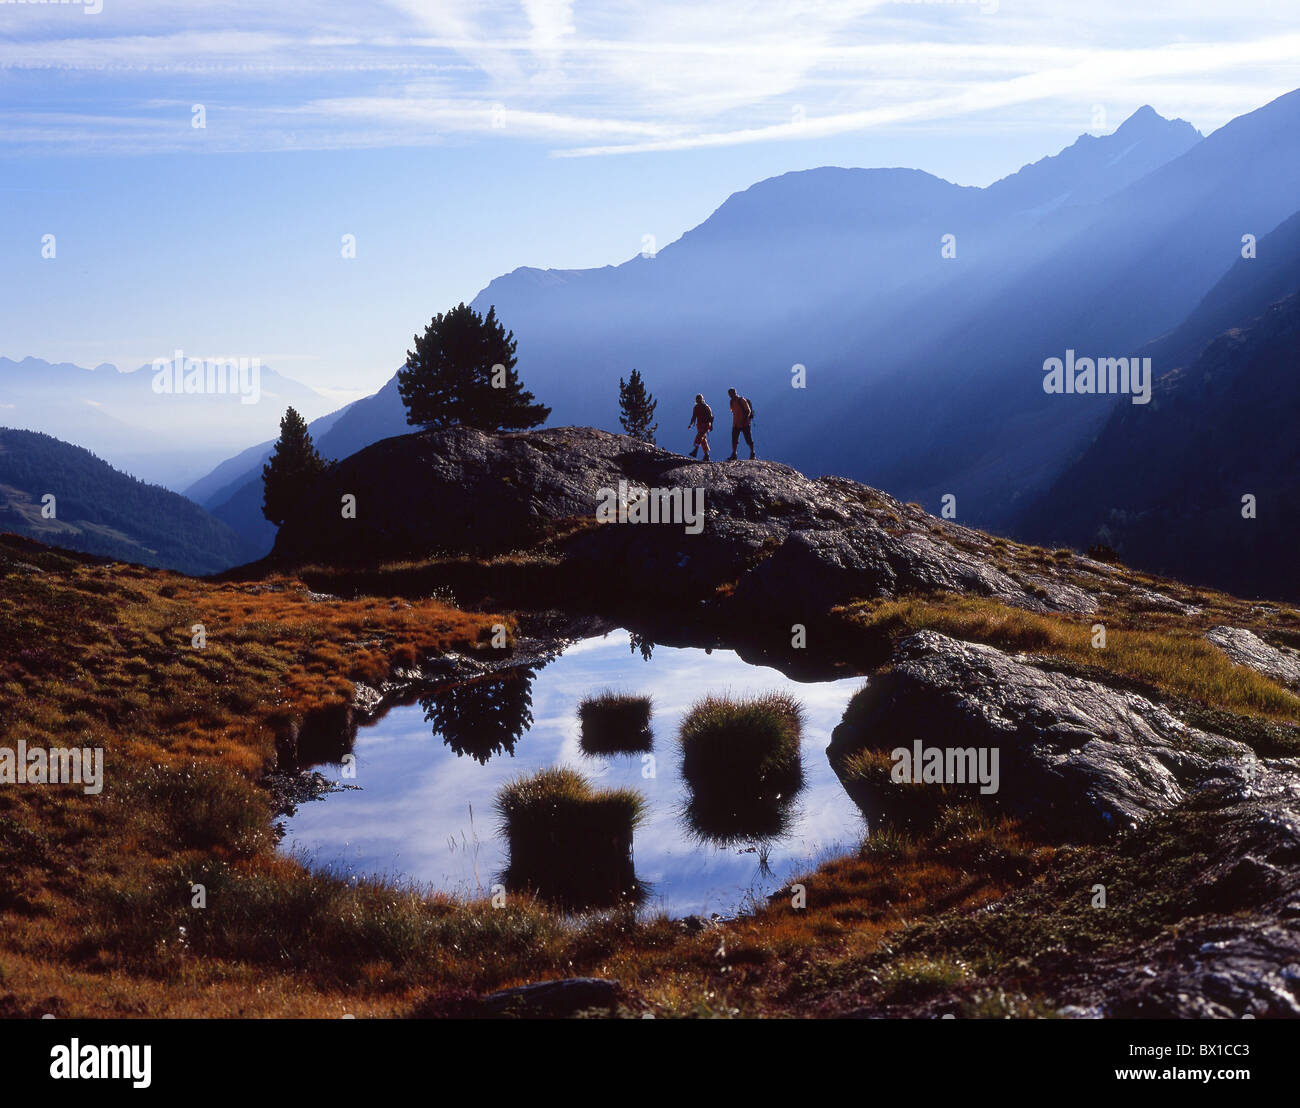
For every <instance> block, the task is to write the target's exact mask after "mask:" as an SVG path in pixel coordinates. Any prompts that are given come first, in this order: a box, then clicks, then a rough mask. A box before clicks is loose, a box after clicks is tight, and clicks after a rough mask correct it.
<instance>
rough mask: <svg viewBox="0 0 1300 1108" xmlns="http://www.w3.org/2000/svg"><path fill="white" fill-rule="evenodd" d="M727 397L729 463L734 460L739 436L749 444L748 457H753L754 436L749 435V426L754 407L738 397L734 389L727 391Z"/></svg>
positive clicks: (752, 417) (752, 418)
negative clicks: (729, 405)
mask: <svg viewBox="0 0 1300 1108" xmlns="http://www.w3.org/2000/svg"><path fill="white" fill-rule="evenodd" d="M727 395H728V396H729V397H731V457H730V458H728V459H727V461H729V462H734V461H735V460H736V447H737V446H739V445H740V436H741V435H744V436H745V442H746V443H748V444H749V456H750V457H751V458H752V457H754V436H753V435H751V434H750V433H749V426H750V424H751V423H753V422H754V405H753V404H751V403H750V402H749V401H748V400H746V399H745V398H744V397H743V396H741V395H739V394H738V393H737V392H736V390H735V389H728V390H727Z"/></svg>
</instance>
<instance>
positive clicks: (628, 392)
mask: <svg viewBox="0 0 1300 1108" xmlns="http://www.w3.org/2000/svg"><path fill="white" fill-rule="evenodd" d="M658 406H659V401H657V400H656V399H655V398H654V397H653V396H651V395H650V394H649V393H648V392H647V391H646V387H645V381H644V380H642V378H641V373H640V371H639V370H635V369H634V370H632V376H631V377H629V378H628V379H627V382H626V383H624V381H623V378H622V377H620V378H619V379H618V408H619V417H618V421H619V423H621V424H622V425H623V431H624V432H625V433H626V434H628V435H630V436H631V437H632V438H634V439H639V440H640V441H641V442H648V443H650V444H651V445H652V446H653V445H654V441H655V432H656V431H658V430H659V424H657V423H653V424H652V423H651V422H650V421H651V420H652V419H654V417H655V408H657V407H658Z"/></svg>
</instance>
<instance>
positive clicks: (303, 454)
mask: <svg viewBox="0 0 1300 1108" xmlns="http://www.w3.org/2000/svg"><path fill="white" fill-rule="evenodd" d="M325 469H326V462H325V460H324V459H323V458H322V457H321V456H320V455H319V454H318V453H317V452H316V447H315V445H314V444H313V443H312V441H311V434H310V433H309V432H308V430H307V421H306V420H305V419H303V418H302V416H300V415H299V414H298V413H297V412H296V411H294V410H293V409H292V408H290V409H288V411H286V412H285V413H284V418H283V419H281V420H280V437H279V439H278V440H277V441H276V444H275V449H274V450H273V451H272V452H271V460H270V461H269V462H267V463H266V465H264V466H263V467H262V485H263V489H262V514H263V515H264V516H266V518H267V519H269V520H270V521H271V522H272V523H274V524H275V525H276V526H277V527H280V526H282V525H283V524H284V521H285V520H286V519H287V518H288V517H289V515H290V513H291V512H292V511H293V509H294V507H295V506H296V505H297V504H298V502H299V501H300V500H302V498H303V497H304V496H306V495H307V493H308V492H310V491H311V487H312V485H313V484H314V483H315V481H316V480H317V478H319V477H320V475H321V474H322V473H324V472H325Z"/></svg>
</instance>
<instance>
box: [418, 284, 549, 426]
mask: <svg viewBox="0 0 1300 1108" xmlns="http://www.w3.org/2000/svg"><path fill="white" fill-rule="evenodd" d="M516 345H517V344H516V342H515V336H514V332H513V331H511V332H507V331H506V329H505V328H504V327H503V326H502V325H501V324H500V322H498V320H497V316H496V308H495V307H490V308H488V313H487V315H486V316H482V315H479V313H478V312H476V311H474V309H473V308H470V307H467V306H466V305H465V304H458V305H457V306H456V307H454V308H452V309H451V311H449V312H447V313H446V314H443V313H442V312H439V313H438V314H437V315H436V316H434V317H433V319H432V321H430V323H429V326H428V327H426V328H425V331H424V334H423V335H416V336H415V349H414V350H408V351H407V353H406V365H405V367H403V368H402V369H399V370H398V371H397V389H398V392H400V393H401V396H402V403H403V404H405V405H406V422H407V423H410V424H413V425H416V426H421V427H425V428H435V427H451V426H454V425H456V424H464V425H465V426H467V427H477V428H478V429H479V430H481V431H516V430H523V429H525V428H528V427H536V426H538V425H539V424H541V423H544V422H546V417H547V416H549V415H550V414H551V409H550V408H548V407H546V406H545V405H543V404H537V403H534V400H533V394H532V393H531V392H528V391H526V390H525V389H524V387H523V385H522V383H521V382H520V380H519V374H518V373H517V372H516V371H515V363H516V361H517V360H518V359H516V357H515V347H516Z"/></svg>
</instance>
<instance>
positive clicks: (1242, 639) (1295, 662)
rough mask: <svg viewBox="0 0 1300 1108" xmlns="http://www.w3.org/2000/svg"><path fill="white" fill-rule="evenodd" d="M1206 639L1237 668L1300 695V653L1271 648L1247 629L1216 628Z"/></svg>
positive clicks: (1211, 630)
mask: <svg viewBox="0 0 1300 1108" xmlns="http://www.w3.org/2000/svg"><path fill="white" fill-rule="evenodd" d="M1205 637H1206V638H1207V639H1209V640H1210V642H1212V643H1214V645H1215V646H1217V647H1218V648H1219V649H1220V650H1222V651H1223V652H1224V653H1225V654H1226V655H1227V656H1228V657H1229V658H1231V659H1232V660H1233V661H1234V662H1236V663H1237V665H1239V666H1246V667H1248V668H1250V669H1253V670H1255V672H1257V673H1262V674H1263V675H1264V676H1265V677H1267V678H1269V679H1271V680H1273V681H1276V682H1278V684H1280V685H1286V686H1287V687H1288V688H1291V689H1295V690H1296V691H1298V692H1300V652H1297V651H1295V650H1285V649H1279V648H1278V647H1276V646H1269V644H1268V643H1266V642H1265V641H1264V640H1263V639H1261V638H1260V637H1259V636H1258V635H1256V634H1255V632H1253V631H1247V630H1246V629H1245V628H1244V627H1213V628H1211V629H1210V630H1209V631H1208V632H1207V633H1206V636H1205Z"/></svg>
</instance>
